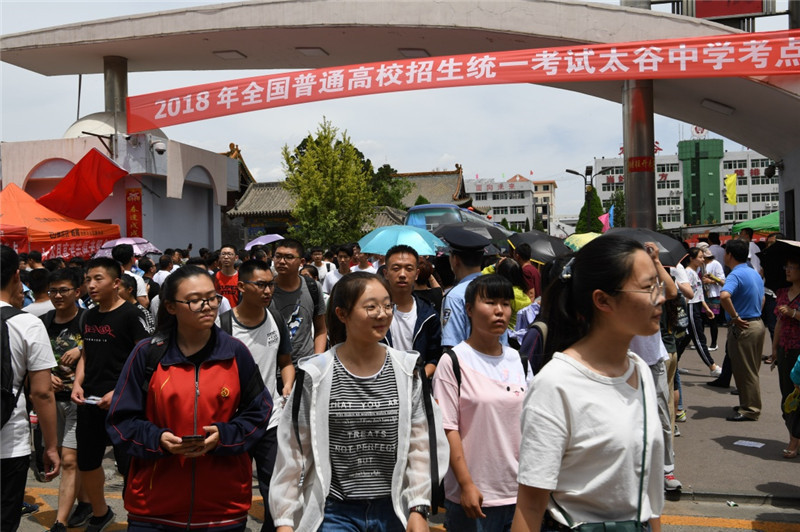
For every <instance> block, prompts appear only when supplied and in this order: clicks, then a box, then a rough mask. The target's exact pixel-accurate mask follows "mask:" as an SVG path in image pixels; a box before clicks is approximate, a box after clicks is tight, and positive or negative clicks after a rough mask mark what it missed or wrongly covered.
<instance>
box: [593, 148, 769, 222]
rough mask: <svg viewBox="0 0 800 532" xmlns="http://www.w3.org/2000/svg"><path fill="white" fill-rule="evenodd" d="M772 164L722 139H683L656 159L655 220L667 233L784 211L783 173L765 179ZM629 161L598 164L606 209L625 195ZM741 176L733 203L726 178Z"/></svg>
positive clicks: (598, 182)
mask: <svg viewBox="0 0 800 532" xmlns="http://www.w3.org/2000/svg"><path fill="white" fill-rule="evenodd" d="M770 164H773V161H771V160H770V159H769V158H767V157H764V156H763V155H760V154H758V153H756V152H754V151H751V150H742V151H725V150H724V148H723V141H722V140H720V139H706V138H696V139H692V140H685V141H680V142H679V143H678V153H677V154H672V155H656V158H655V174H656V176H655V177H656V205H655V209H656V219H657V221H658V223H659V227H660V228H663V229H676V228H678V227H682V226H692V225H706V224H735V223H738V222H741V221H744V220H751V219H753V218H758V217H760V216H765V215H767V214H771V213H773V212H775V211H777V210H779V209H780V193H779V191H778V182H779V177H780V176H779V175H778V174H775V175H773V176H772V177H768V176H767V175H765V171H766V169H767V167H768V166H769V165H770ZM623 165H624V159H623V158H622V157H613V158H601V159H595V161H594V173H598V172H603V175H598V176H596V177H595V183H594V185H595V187H596V188H597V194H598V196H599V197H600V201H601V202H602V203H603V208H604V209H605V210H608V208H609V206H610V205H611V196H612V195H613V194H614V192H616V191H624V187H625V176H624V169H623ZM731 175H736V194H735V195H736V202H735V203H729V202H728V198H727V192H728V191H727V188H726V186H725V176H731Z"/></svg>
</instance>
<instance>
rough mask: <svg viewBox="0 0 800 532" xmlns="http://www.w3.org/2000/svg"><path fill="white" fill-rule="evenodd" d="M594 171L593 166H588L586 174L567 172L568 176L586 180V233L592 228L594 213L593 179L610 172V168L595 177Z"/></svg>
mask: <svg viewBox="0 0 800 532" xmlns="http://www.w3.org/2000/svg"><path fill="white" fill-rule="evenodd" d="M592 170H593V168H592V167H591V166H588V165H587V166H586V170H584V173H580V172H578V171H577V170H570V169H569V168H567V169H566V172H567V173H568V174H573V175H576V176H578V177H580V178H582V179H583V180H584V185H585V188H586V195H585V199H584V202H585V203H586V232H589V230H590V229H591V227H592V212H591V211H592V210H591V208H590V207H591V199H592V197H591V192H592V186H593V182H592V179H593V178H594V177H595V176H598V175H600V174H602V173H604V172H606V171H608V170H609V168H604V169H603V170H601V171H599V172H597V173H596V174H594V175H592Z"/></svg>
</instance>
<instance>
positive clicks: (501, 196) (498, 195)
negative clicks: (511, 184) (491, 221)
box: [492, 192, 508, 200]
mask: <svg viewBox="0 0 800 532" xmlns="http://www.w3.org/2000/svg"><path fill="white" fill-rule="evenodd" d="M492 199H493V200H507V199H508V192H492Z"/></svg>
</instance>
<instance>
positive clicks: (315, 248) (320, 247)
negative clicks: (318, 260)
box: [311, 246, 325, 253]
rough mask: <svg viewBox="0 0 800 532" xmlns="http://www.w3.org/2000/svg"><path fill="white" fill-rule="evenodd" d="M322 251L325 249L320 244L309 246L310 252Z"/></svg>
mask: <svg viewBox="0 0 800 532" xmlns="http://www.w3.org/2000/svg"><path fill="white" fill-rule="evenodd" d="M324 251H325V250H324V249H322V246H314V247H313V248H311V253H322V252H324Z"/></svg>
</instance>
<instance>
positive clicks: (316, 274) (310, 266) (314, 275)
mask: <svg viewBox="0 0 800 532" xmlns="http://www.w3.org/2000/svg"><path fill="white" fill-rule="evenodd" d="M306 270H308V271H310V272H311V278H312V279H314V280H315V281H319V268H317V267H316V266H314V265H313V264H306V265H305V266H303V267H302V268H300V271H301V272H304V271H306Z"/></svg>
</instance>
